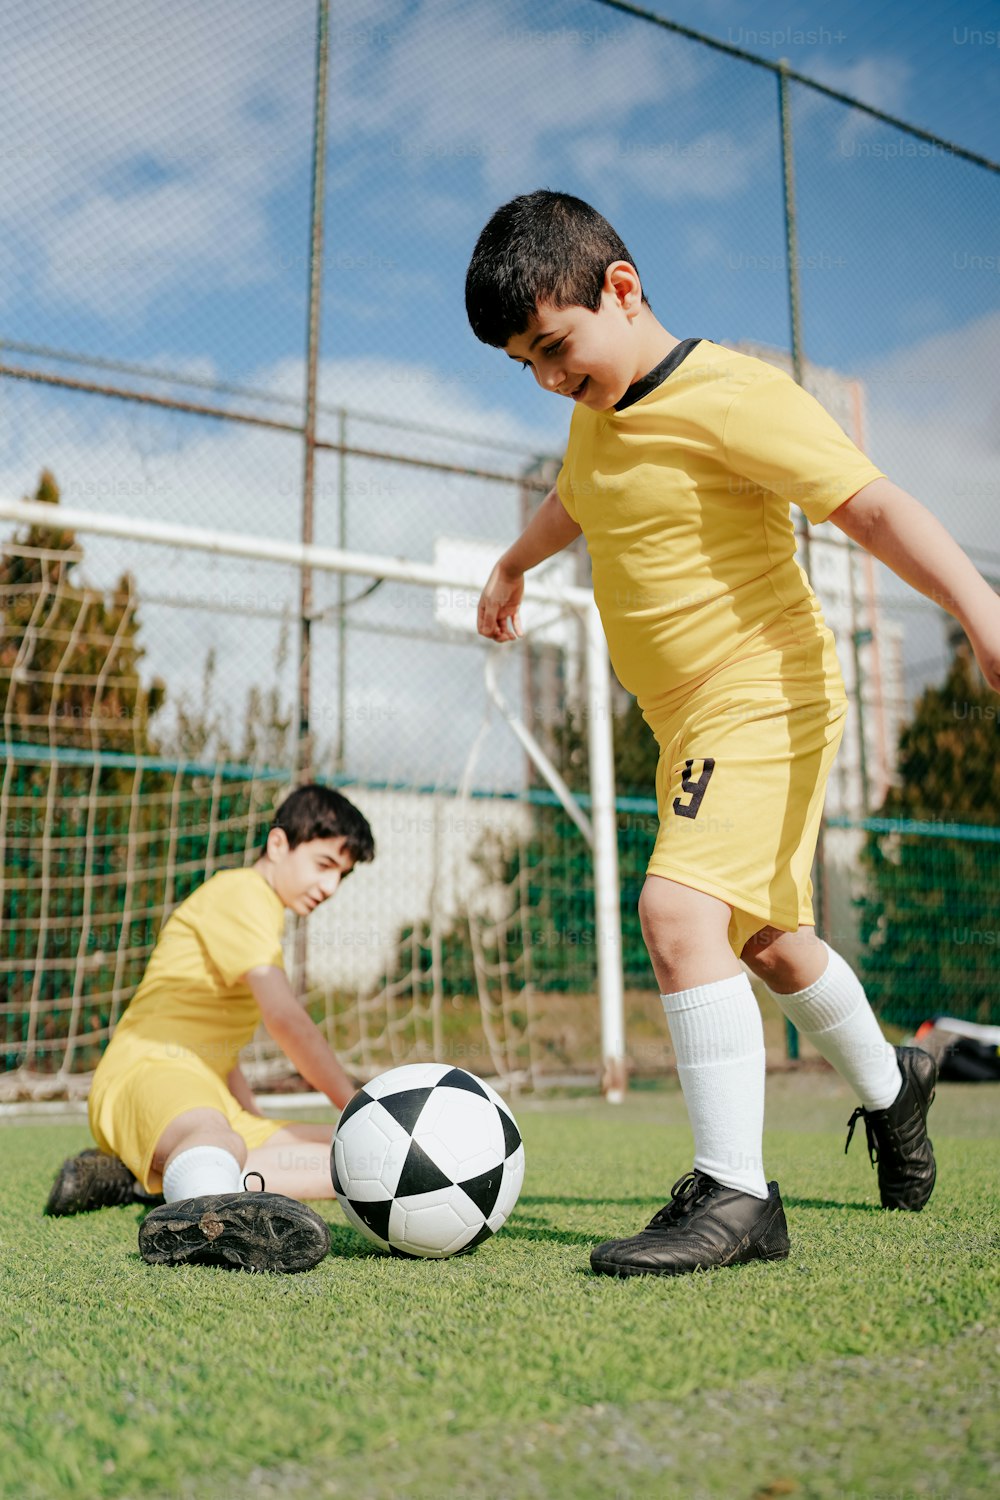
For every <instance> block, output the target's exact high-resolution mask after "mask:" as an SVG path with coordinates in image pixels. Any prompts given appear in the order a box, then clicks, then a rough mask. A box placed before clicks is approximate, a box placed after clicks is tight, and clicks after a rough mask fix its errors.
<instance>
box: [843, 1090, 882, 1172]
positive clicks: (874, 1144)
mask: <svg viewBox="0 0 1000 1500" xmlns="http://www.w3.org/2000/svg"><path fill="white" fill-rule="evenodd" d="M859 1120H864V1122H865V1136H866V1137H867V1146H868V1160H869V1161H870V1162H871V1164H872V1166H873V1167H874V1166H875V1163H876V1162H877V1161H878V1139H877V1137H876V1135H875V1131H874V1130H873V1129H872V1122H871V1117H870V1115H869V1112H868V1110H867V1109H865V1107H864V1105H863V1104H859V1105H858V1107H857V1109H856V1110H855V1111H854V1113H853V1115H852V1116H851V1118H850V1119H849V1120H848V1122H847V1125H848V1130H847V1141H846V1143H845V1145H844V1155H845V1156H846V1155H847V1153H848V1150H849V1149H850V1145H851V1140H852V1138H853V1136H854V1127H855V1125H857V1123H858V1121H859Z"/></svg>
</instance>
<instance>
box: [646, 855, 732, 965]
mask: <svg viewBox="0 0 1000 1500" xmlns="http://www.w3.org/2000/svg"><path fill="white" fill-rule="evenodd" d="M729 916H730V910H729V907H728V906H726V905H725V903H724V902H722V901H719V900H717V899H716V898H715V897H714V896H709V895H707V894H706V893H705V892H704V891H696V890H694V889H692V888H690V887H687V886H683V885H680V884H679V882H677V881H672V880H665V879H663V878H662V877H659V876H653V877H647V879H646V882H645V884H644V886H643V888H642V892H641V894H640V896H639V923H640V926H641V927H642V935H643V938H644V939H645V943H646V947H647V948H648V949H649V950H650V953H654V952H655V953H656V954H658V955H659V956H660V957H661V958H662V959H664V960H667V961H668V962H669V961H672V960H680V959H681V958H683V957H684V956H685V955H687V954H689V953H693V952H696V951H697V950H699V949H701V948H704V946H705V945H706V944H711V943H713V942H714V943H717V944H723V943H727V929H728V924H729Z"/></svg>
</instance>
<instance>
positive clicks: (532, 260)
mask: <svg viewBox="0 0 1000 1500" xmlns="http://www.w3.org/2000/svg"><path fill="white" fill-rule="evenodd" d="M616 260H627V261H628V262H629V264H630V265H633V266H634V265H635V261H634V260H633V259H632V257H631V255H629V253H628V250H627V249H626V248H625V246H624V245H623V243H622V241H621V240H620V239H619V238H618V235H617V234H616V233H615V231H614V229H613V228H612V227H611V225H610V224H609V223H608V221H607V219H605V218H604V217H603V216H602V215H601V214H599V213H598V212H597V209H596V208H591V206H590V204H589V203H584V202H583V199H582V198H573V197H571V195H570V194H569V193H555V192H552V191H551V190H550V189H549V188H539V189H538V191H537V192H534V193H524V194H522V196H521V197H520V198H512V199H511V201H510V202H509V203H505V204H504V205H503V207H502V208H498V209H497V211H496V213H495V214H494V215H493V217H492V218H491V219H490V221H489V223H488V224H487V225H486V228H485V229H484V230H483V232H482V234H481V235H480V236H479V239H478V240H477V241H476V248H475V250H474V251H473V252H472V259H471V261H470V262H469V269H468V272H467V273H466V277H465V309H466V312H467V313H468V315H469V322H470V323H471V324H472V331H473V333H474V334H475V335H476V338H477V339H481V340H482V342H483V343H484V344H492V345H493V346H494V348H496V349H504V348H506V346H507V344H509V343H510V340H511V339H512V338H514V336H515V335H516V334H519V333H523V332H524V331H525V329H526V328H527V326H528V323H529V321H530V319H531V318H532V317H533V316H534V314H535V312H536V311H537V308H538V304H539V303H540V302H551V303H552V305H553V306H554V307H585V308H587V309H588V311H590V312H596V311H597V309H598V307H599V306H600V304H601V289H602V287H603V286H604V273H605V271H606V270H607V269H608V266H610V265H611V264H612V263H613V262H614V261H616ZM642 300H643V302H645V301H646V300H647V298H646V296H645V294H643V298H642Z"/></svg>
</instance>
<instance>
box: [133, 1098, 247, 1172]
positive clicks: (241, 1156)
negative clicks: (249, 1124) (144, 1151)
mask: <svg viewBox="0 0 1000 1500" xmlns="http://www.w3.org/2000/svg"><path fill="white" fill-rule="evenodd" d="M194 1146H218V1147H219V1149H220V1150H222V1151H228V1153H229V1155H230V1156H233V1157H235V1158H236V1160H237V1161H238V1162H239V1164H240V1166H242V1165H243V1163H244V1162H245V1161H246V1156H247V1147H246V1142H245V1141H244V1139H243V1137H242V1136H240V1135H237V1134H236V1131H235V1130H233V1128H232V1126H231V1125H230V1124H229V1121H228V1120H227V1119H226V1117H225V1115H223V1114H221V1113H220V1112H219V1111H218V1110H216V1109H189V1110H187V1111H186V1112H185V1113H184V1114H182V1115H178V1116H177V1118H176V1119H175V1120H171V1122H170V1124H169V1125H168V1126H167V1128H166V1130H165V1131H164V1132H163V1134H162V1135H161V1137H160V1139H159V1141H158V1142H157V1145H156V1151H155V1152H154V1154H153V1168H154V1170H155V1171H157V1172H161V1173H162V1172H163V1170H164V1168H165V1167H166V1166H167V1165H168V1163H169V1162H170V1161H171V1159H172V1158H173V1157H175V1156H179V1155H180V1154H181V1152H182V1151H190V1150H191V1149H192V1147H194Z"/></svg>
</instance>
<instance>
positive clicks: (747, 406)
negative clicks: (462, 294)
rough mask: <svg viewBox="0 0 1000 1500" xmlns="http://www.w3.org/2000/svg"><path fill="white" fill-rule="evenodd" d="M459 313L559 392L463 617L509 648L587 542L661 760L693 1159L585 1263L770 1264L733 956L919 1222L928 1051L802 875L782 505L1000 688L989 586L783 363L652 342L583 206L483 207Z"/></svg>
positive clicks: (631, 291) (805, 801) (795, 606)
mask: <svg viewBox="0 0 1000 1500" xmlns="http://www.w3.org/2000/svg"><path fill="white" fill-rule="evenodd" d="M466 307H467V310H468V314H469V320H470V322H471V325H472V329H473V332H474V333H475V334H476V335H477V337H478V338H480V339H481V340H482V341H483V342H484V343H487V344H491V345H493V346H495V347H497V348H500V349H503V350H504V351H505V352H506V354H507V355H508V357H509V358H511V359H513V360H516V361H517V362H518V363H519V364H521V365H522V366H524V367H525V368H526V369H529V370H531V371H532V373H533V374H534V377H535V379H536V381H537V382H538V384H539V385H540V386H541V387H542V389H543V390H546V391H551V392H553V393H554V394H555V395H559V396H565V397H568V398H569V399H570V400H571V401H572V402H573V403H574V409H573V415H572V421H571V423H570V431H569V441H568V445H567V449H566V455H565V459H564V461H563V466H562V469H561V471H560V474H559V476H558V479H557V481H556V485H555V488H554V489H552V490H551V491H550V493H549V494H548V495H547V496H546V497H545V499H544V500H543V501H542V503H541V505H540V506H539V508H538V510H537V512H536V513H535V515H534V517H533V518H532V519H531V521H530V522H529V524H528V526H527V528H526V529H525V531H524V532H523V534H522V535H521V537H520V538H519V539H518V540H517V541H515V542H514V543H513V545H512V546H511V547H510V548H509V549H508V551H507V552H506V553H505V554H504V555H503V557H502V558H501V559H500V561H499V562H498V563H497V565H496V567H495V568H494V570H493V572H492V574H491V576H490V578H489V580H488V582H487V584H486V587H485V589H484V591H483V594H482V598H481V600H480V603H479V618H478V628H479V631H480V633H481V634H482V635H484V636H486V637H488V638H489V639H491V640H494V641H512V640H515V639H516V638H517V637H518V636H519V635H520V634H521V624H520V615H519V607H520V603H521V598H522V595H523V592H524V574H525V572H526V571H527V570H528V569H529V568H532V567H535V566H536V565H537V564H538V563H540V562H542V561H543V560H544V559H545V558H547V557H551V556H552V555H553V554H554V553H556V552H558V551H559V550H560V549H561V548H563V547H566V546H568V545H569V543H570V542H572V541H573V540H574V539H575V538H576V537H578V536H579V535H580V534H581V532H582V533H583V535H584V536H585V538H586V541H587V548H588V550H589V552H590V557H591V561H592V564H593V578H594V597H595V600H596V602H597V605H598V608H599V609H600V612H601V618H602V621H603V624H604V629H605V633H606V635H607V639H608V648H609V651H610V655H611V660H612V664H613V666H614V669H615V671H616V673H617V675H618V677H619V680H620V681H621V682H622V684H623V685H624V686H625V687H626V688H627V689H628V690H629V692H631V693H633V694H634V695H635V696H636V698H637V699H638V702H639V706H640V708H641V709H642V712H643V717H644V718H645V720H646V722H647V723H648V724H649V726H650V728H651V729H652V731H653V733H654V735H655V736H656V739H657V741H658V743H659V747H660V761H659V767H658V770H657V775H656V793H657V801H658V806H659V814H660V828H659V833H658V836H657V839H656V844H655V847H654V849H653V852H652V855H651V857H650V860H649V865H648V868H647V877H646V882H645V885H644V887H643V891H642V895H641V897H640V901H639V913H640V918H641V922H642V930H643V936H644V938H645V941H646V946H647V948H648V950H649V955H650V959H651V961H652V965H653V970H654V972H655V975H656V978H657V981H658V985H659V989H660V992H661V998H662V1001H663V1005H664V1009H665V1011H666V1016H667V1021H668V1024H669V1027H670V1032H671V1036H672V1039H673V1044H674V1051H675V1053H676V1056H677V1071H678V1075H679V1078H680V1082H681V1085H682V1088H683V1091H684V1097H685V1102H686V1104H687V1109H688V1114H689V1116H690V1119H691V1124H692V1128H693V1133H694V1147H695V1151H694V1163H693V1171H692V1172H690V1173H688V1174H687V1175H686V1176H685V1177H683V1178H682V1179H680V1181H679V1182H677V1183H676V1184H675V1186H674V1189H673V1190H672V1194H671V1199H670V1202H669V1203H668V1204H666V1205H665V1207H664V1208H663V1209H661V1210H660V1212H659V1213H657V1214H656V1215H655V1217H654V1218H653V1220H652V1222H651V1223H650V1224H649V1225H648V1226H647V1227H646V1228H645V1229H644V1230H642V1232H641V1233H639V1234H637V1235H633V1236H631V1237H629V1238H627V1239H624V1240H618V1241H610V1242H608V1243H607V1244H604V1245H601V1246H598V1247H597V1248H596V1249H595V1250H594V1251H593V1253H592V1255H591V1265H592V1267H593V1269H594V1270H595V1271H597V1272H602V1273H605V1274H609V1275H617V1276H632V1275H637V1274H642V1273H652V1274H659V1275H677V1274H679V1273H683V1272H688V1271H694V1270H698V1269H700V1268H707V1267H710V1266H718V1265H732V1264H734V1263H736V1262H739V1261H746V1260H753V1259H762V1260H779V1259H782V1258H784V1257H785V1256H787V1254H788V1248H789V1244H788V1236H787V1232H786V1226H785V1216H784V1211H783V1209H782V1204H781V1197H780V1194H779V1192H778V1186H777V1183H775V1182H768V1180H767V1178H766V1176H765V1174H764V1168H763V1161H762V1146H761V1139H762V1130H763V1118H764V1042H763V1033H762V1028H761V1018H760V1012H759V1010H758V1007H757V1002H756V999H755V998H754V994H753V991H752V989H751V987H750V981H749V979H748V977H747V974H746V971H745V970H744V967H743V965H744V963H745V964H746V965H747V966H748V967H749V968H750V969H751V970H752V971H753V972H754V973H755V974H756V975H758V976H759V977H760V978H761V979H763V980H764V982H765V983H766V984H767V986H768V988H769V990H770V992H771V994H772V995H773V996H774V999H775V1000H776V1002H777V1004H778V1005H779V1006H780V1008H781V1009H782V1010H783V1011H784V1013H785V1015H786V1016H787V1017H788V1018H789V1019H790V1020H791V1021H792V1022H793V1023H794V1025H795V1026H797V1027H798V1028H799V1030H800V1031H802V1033H803V1034H804V1035H805V1036H806V1037H808V1038H809V1039H810V1041H811V1042H812V1043H813V1044H814V1045H815V1047H816V1048H817V1050H818V1051H819V1052H820V1053H821V1054H822V1055H823V1056H824V1057H825V1058H826V1059H827V1061H828V1062H830V1063H831V1064H832V1065H833V1066H834V1067H835V1068H836V1069H837V1071H838V1072H839V1073H840V1074H841V1076H842V1077H843V1078H844V1079H846V1081H847V1082H848V1083H849V1084H850V1085H851V1087H852V1089H853V1090H854V1091H855V1092H856V1094H857V1095H858V1097H859V1098H860V1101H861V1103H860V1105H859V1107H858V1109H857V1110H856V1111H855V1113H854V1116H853V1117H852V1120H851V1122H850V1123H851V1126H852V1129H853V1125H854V1123H855V1121H856V1120H858V1119H863V1120H864V1123H865V1128H866V1134H867V1138H868V1146H869V1151H870V1153H871V1155H872V1158H873V1162H874V1160H875V1159H877V1162H878V1183H879V1192H880V1197H881V1201H882V1206H883V1207H884V1208H888V1209H904V1210H909V1211H911V1212H917V1211H919V1210H920V1209H922V1208H923V1207H924V1205H925V1204H926V1202H927V1201H928V1199H929V1198H930V1195H931V1192H932V1190H933V1187H934V1179H935V1163H934V1154H933V1151H932V1150H931V1143H930V1141H929V1139H928V1137H927V1130H926V1116H927V1110H928V1107H929V1105H930V1102H931V1099H932V1098H933V1091H934V1085H935V1079H936V1067H935V1064H934V1060H933V1058H931V1057H930V1056H928V1054H927V1053H926V1052H923V1051H921V1050H920V1049H918V1048H898V1049H895V1048H893V1047H891V1046H890V1045H889V1044H888V1043H887V1042H886V1040H885V1038H884V1037H883V1035H882V1032H881V1030H880V1028H879V1025H878V1022H877V1020H876V1018H875V1016H874V1014H873V1013H872V1009H871V1007H870V1005H869V1003H868V1000H867V998H866V996H865V992H864V989H863V987H862V985H861V983H860V981H859V979H858V978H857V975H856V974H854V972H853V971H852V969H851V968H850V966H849V965H848V964H847V963H846V962H845V960H844V959H843V958H842V957H841V956H840V955H839V954H838V953H836V952H834V951H833V950H832V949H831V948H830V947H828V946H827V944H826V943H824V942H822V941H821V940H820V939H819V938H818V937H817V935H816V932H815V929H814V925H813V922H814V918H813V910H812V902H811V894H812V886H811V881H810V867H811V864H812V859H813V852H814V849H815V846H816V839H817V832H818V829H819V824H820V816H821V812H822V807H823V797H824V790H825V786H826V780H827V776H828V773H829V770H830V766H831V764H832V761H833V758H834V756H835V754H836V752H837V747H838V745H839V743H840V739H841V736H842V734H843V729H844V719H845V715H846V712H847V698H846V694H845V691H844V685H843V680H842V678H841V674H840V668H839V665H838V661H837V653H836V649H835V643H834V639H833V636H832V634H831V632H830V630H829V629H828V628H827V626H826V624H825V623H824V621H823V617H822V614H821V612H820V607H819V604H818V602H817V599H816V596H815V594H814V593H813V591H812V589H811V587H810V585H809V580H808V579H807V578H806V576H805V574H804V573H803V571H802V569H801V568H800V567H799V565H798V562H797V561H796V558H795V535H794V531H793V528H792V523H791V519H790V514H789V502H790V501H792V500H794V501H795V502H796V503H797V504H798V505H799V506H801V508H802V510H803V511H804V512H805V514H806V516H807V517H808V519H809V520H810V521H811V522H813V523H814V524H818V523H819V522H821V521H826V520H830V521H832V522H833V523H834V525H835V526H838V527H839V528H840V529H841V530H842V531H843V532H845V533H846V535H847V536H849V537H851V538H853V540H855V541H856V542H859V543H860V544H861V545H862V546H864V547H866V548H867V549H868V550H869V551H870V552H872V553H873V554H874V555H875V556H876V557H878V558H880V559H881V560H882V561H883V562H884V563H886V564H887V565H888V566H889V567H891V568H893V569H894V570H895V571H896V572H897V573H898V574H899V575H900V576H901V577H902V578H904V579H905V580H906V581H907V582H908V583H910V584H912V585H913V587H915V588H917V589H919V590H920V591H921V592H922V593H925V594H927V595H928V596H929V597H930V598H932V599H934V600H935V601H936V602H938V603H939V604H942V605H944V606H945V608H947V609H949V610H950V611H951V613H952V614H954V615H955V617H956V619H958V620H959V622H960V623H961V624H962V626H963V627H964V629H965V631H966V634H967V635H968V637H969V640H970V641H971V643H972V646H973V649H974V650H975V653H976V657H977V659H978V661H979V664H980V666H981V668H982V670H983V674H984V676H985V678H986V681H987V682H988V683H989V684H990V686H991V687H993V688H997V687H1000V599H998V598H997V596H996V595H995V594H994V592H993V590H992V589H991V588H990V586H989V584H988V583H986V581H985V580H984V579H983V578H982V577H981V576H980V575H979V573H978V572H977V571H976V569H975V568H974V567H973V565H972V563H971V562H969V560H968V559H967V558H966V556H965V555H964V553H963V552H962V551H961V550H960V548H959V547H958V546H957V545H956V543H955V542H954V541H953V540H952V539H951V537H950V536H949V535H948V533H947V532H946V531H945V529H944V527H943V526H941V525H939V524H938V522H937V521H936V520H935V519H934V517H933V516H932V515H931V514H930V513H929V512H928V511H927V510H925V509H924V507H923V506H922V505H920V504H919V503H918V501H916V500H914V499H912V498H911V497H910V496H909V495H907V494H906V493H905V492H904V491H903V490H901V489H899V488H898V486H896V485H895V484H893V483H892V482H891V481H890V480H889V479H887V478H886V477H885V475H883V474H882V473H881V472H880V471H879V469H878V468H877V467H876V466H875V465H874V464H873V463H871V462H870V461H869V459H867V458H866V457H865V455H864V454H863V453H861V452H859V451H858V449H857V448H856V447H855V446H854V444H853V443H852V442H851V441H850V440H849V438H848V437H847V436H846V435H845V434H844V433H843V432H842V431H841V429H840V428H839V427H838V426H837V424H836V423H835V422H834V421H833V420H832V418H831V417H829V416H828V415H827V413H826V412H825V411H824V410H823V408H822V407H821V406H820V405H819V404H818V403H817V402H816V401H814V400H813V398H812V397H811V396H809V395H808V394H807V393H806V392H805V391H804V390H802V389H801V388H800V387H799V386H797V385H796V384H795V383H794V381H792V380H789V378H788V377H787V375H784V374H783V373H782V372H781V371H779V370H777V369H775V368H774V367H773V366H772V365H769V364H765V363H763V362H762V361H760V360H757V359H751V358H749V357H748V356H746V355H743V354H737V353H734V352H732V351H731V350H729V349H725V348H723V347H721V346H720V345H717V344H714V343H712V342H711V341H709V340H708V339H698V338H689V339H683V340H680V339H677V338H675V337H674V336H673V334H671V333H669V332H668V331H667V329H666V328H664V326H663V325H662V324H661V323H660V322H659V321H658V319H657V318H656V317H655V316H654V314H653V312H652V309H651V308H650V306H649V303H648V301H647V299H646V297H645V295H644V293H643V289H642V285H641V282H640V280H639V274H638V272H637V270H636V268H635V265H634V264H633V262H632V258H631V256H630V255H629V253H628V251H627V249H626V247H625V246H624V244H623V243H622V241H621V240H620V238H619V237H618V235H617V234H616V233H615V231H614V229H613V228H612V226H611V225H610V224H609V223H608V222H607V220H606V219H604V218H602V216H601V215H600V214H599V213H597V212H596V211H595V210H594V209H593V208H591V207H590V206H589V204H586V203H583V202H581V201H580V199H578V198H573V197H570V196H569V195H568V194H565V193H554V192H549V191H548V190H543V191H539V192H535V193H529V194H526V195H524V196H523V197H520V198H516V199H514V200H513V201H512V202H510V203H507V204H505V205H504V206H503V207H502V208H499V209H497V211H496V213H495V214H494V215H493V217H492V218H491V219H490V221H489V223H488V224H487V225H486V227H485V229H484V230H483V232H482V234H481V235H480V237H479V241H478V243H477V245H476V248H475V251H474V254H473V257H472V261H471V264H470V266H469V271H468V276H467V280H466ZM848 1141H850V1136H848Z"/></svg>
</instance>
